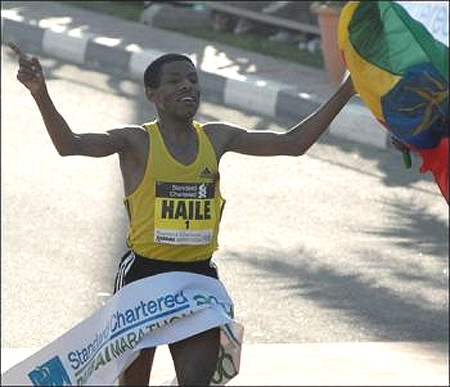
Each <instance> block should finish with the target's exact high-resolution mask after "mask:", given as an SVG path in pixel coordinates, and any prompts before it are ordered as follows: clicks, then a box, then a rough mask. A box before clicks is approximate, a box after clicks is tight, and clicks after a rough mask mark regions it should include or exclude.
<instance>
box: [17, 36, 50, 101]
mask: <svg viewBox="0 0 450 387" xmlns="http://www.w3.org/2000/svg"><path fill="white" fill-rule="evenodd" d="M8 46H9V47H10V48H11V49H12V50H13V51H14V52H15V53H16V54H17V55H18V57H19V70H18V71H17V79H18V80H19V81H20V83H22V84H23V85H24V86H25V87H26V88H27V89H28V90H30V92H31V94H33V95H36V94H38V93H39V92H40V91H42V90H44V89H45V79H44V74H43V73H42V67H41V65H40V63H39V61H38V59H37V58H36V57H33V58H29V57H28V56H27V55H25V54H24V53H22V51H21V50H20V49H19V47H17V45H16V44H14V43H12V42H8Z"/></svg>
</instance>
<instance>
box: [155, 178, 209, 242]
mask: <svg viewBox="0 0 450 387" xmlns="http://www.w3.org/2000/svg"><path fill="white" fill-rule="evenodd" d="M155 188H156V189H155V239H154V240H155V242H156V243H165V244H188V245H204V244H208V243H210V242H211V240H212V235H213V229H214V224H215V222H216V213H215V206H214V192H215V184H214V183H179V182H177V183H173V182H157V183H156V187H155Z"/></svg>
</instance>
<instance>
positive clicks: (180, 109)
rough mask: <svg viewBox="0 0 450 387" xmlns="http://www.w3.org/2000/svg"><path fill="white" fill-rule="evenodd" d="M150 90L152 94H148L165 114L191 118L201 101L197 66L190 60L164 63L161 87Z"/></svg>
mask: <svg viewBox="0 0 450 387" xmlns="http://www.w3.org/2000/svg"><path fill="white" fill-rule="evenodd" d="M150 90H151V92H150V95H149V94H147V95H148V96H149V98H150V100H151V101H153V102H154V103H155V104H156V106H157V107H158V110H159V111H161V112H162V113H163V114H170V115H174V116H176V117H179V118H184V119H191V118H193V117H194V115H195V113H196V112H197V109H198V106H199V103H200V90H199V85H198V76H197V71H196V69H195V67H194V66H193V65H192V64H191V63H189V62H188V61H185V60H178V61H175V62H169V63H166V64H164V65H163V67H162V68H161V74H160V84H159V87H158V88H157V89H150ZM147 92H148V91H147Z"/></svg>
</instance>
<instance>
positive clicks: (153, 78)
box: [144, 53, 195, 89]
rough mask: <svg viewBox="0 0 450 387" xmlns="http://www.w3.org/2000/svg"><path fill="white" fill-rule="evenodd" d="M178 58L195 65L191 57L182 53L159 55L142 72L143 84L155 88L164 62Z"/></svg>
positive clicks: (177, 59) (157, 85)
mask: <svg viewBox="0 0 450 387" xmlns="http://www.w3.org/2000/svg"><path fill="white" fill-rule="evenodd" d="M179 60H185V61H187V62H189V63H191V64H192V66H194V67H195V65H194V62H192V60H191V58H189V57H188V56H186V55H183V54H175V53H169V54H164V55H161V56H160V57H159V58H157V59H155V60H154V61H153V62H152V63H150V64H149V65H148V67H147V68H146V69H145V72H144V86H145V87H150V88H152V89H156V88H157V87H159V83H160V81H161V79H160V77H161V69H162V67H163V66H164V65H165V64H166V63H170V62H175V61H179Z"/></svg>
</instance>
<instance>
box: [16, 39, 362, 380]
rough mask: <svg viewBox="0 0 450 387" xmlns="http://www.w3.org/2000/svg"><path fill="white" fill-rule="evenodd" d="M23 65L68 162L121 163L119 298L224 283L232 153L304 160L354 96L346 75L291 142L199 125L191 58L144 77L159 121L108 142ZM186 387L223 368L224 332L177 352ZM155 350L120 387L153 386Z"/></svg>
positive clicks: (184, 343)
mask: <svg viewBox="0 0 450 387" xmlns="http://www.w3.org/2000/svg"><path fill="white" fill-rule="evenodd" d="M9 46H10V47H11V48H12V49H13V50H14V51H15V52H16V54H17V55H18V57H19V60H18V62H19V70H18V74H17V79H18V80H19V81H20V82H21V83H22V84H23V85H24V86H25V87H26V88H27V89H28V90H29V91H30V93H31V95H32V96H33V98H34V100H35V102H36V104H37V106H38V108H39V111H40V113H41V115H42V118H43V120H44V123H45V127H46V129H47V132H48V134H49V136H50V138H51V140H52V142H53V144H54V146H55V148H56V150H57V151H58V153H59V154H60V155H61V156H70V155H83V156H90V157H106V156H110V155H113V154H118V155H119V160H120V168H121V172H122V177H123V184H124V194H125V200H124V202H125V207H126V209H127V211H128V215H129V221H130V224H129V229H128V234H127V245H128V247H129V249H130V250H129V252H127V253H126V254H125V255H124V257H123V258H122V260H121V263H120V266H119V269H118V273H117V277H116V283H115V291H118V290H119V289H120V288H121V287H123V286H126V285H127V284H129V283H131V282H133V281H136V280H138V279H142V278H146V277H150V276H152V275H155V274H158V273H165V272H170V271H188V272H194V273H197V274H202V275H205V276H209V277H213V278H218V275H217V270H216V268H215V265H214V264H213V262H212V256H213V253H214V252H215V251H216V250H217V247H218V245H217V236H218V231H219V223H220V219H221V214H222V210H223V205H224V201H223V199H222V196H221V194H220V185H219V183H220V178H219V162H220V159H221V157H222V156H223V155H224V154H225V153H226V152H237V153H242V154H247V155H255V156H277V155H290V156H300V155H303V154H304V153H305V152H306V151H307V150H308V149H309V148H310V147H311V146H312V145H313V144H314V143H315V142H316V141H317V140H318V138H319V137H320V136H321V134H322V133H323V132H324V131H325V130H326V129H327V127H328V126H329V124H330V123H331V121H332V120H333V119H334V117H335V116H336V115H337V114H338V113H339V111H340V110H341V109H342V108H343V107H344V106H345V104H346V103H347V102H348V101H349V99H350V98H351V97H352V96H353V95H354V94H355V91H354V89H353V85H352V82H351V79H350V77H349V76H348V75H347V76H346V77H345V79H344V80H343V82H342V84H341V85H340V87H339V88H338V89H337V90H336V92H335V93H334V94H333V95H332V96H331V97H330V99H329V100H328V101H327V102H325V103H324V104H323V105H322V106H321V107H320V108H318V109H317V110H316V111H315V112H314V113H313V114H311V115H310V116H309V117H307V118H306V119H304V120H303V121H301V122H299V123H298V124H297V125H295V126H294V127H293V128H291V129H289V130H287V131H286V132H285V133H275V132H270V131H248V130H246V129H245V128H242V127H240V126H238V125H234V124H230V123H224V122H209V123H205V124H200V123H198V122H196V121H195V120H194V117H195V114H196V113H197V110H198V107H199V103H200V88H199V82H198V75H197V71H196V68H195V66H194V64H193V63H192V61H191V60H190V59H189V57H187V56H184V55H180V54H166V55H163V56H161V57H159V58H158V59H156V60H155V61H154V62H152V63H151V64H150V65H149V66H148V67H147V69H146V71H145V73H144V91H145V95H146V97H147V98H148V100H149V101H150V102H151V103H153V104H154V105H155V107H156V110H157V117H156V119H155V120H154V121H152V122H149V123H146V124H143V125H142V126H133V125H130V126H126V127H117V128H112V129H110V130H107V131H105V132H102V133H74V132H73V131H72V130H71V128H70V127H69V125H68V124H67V122H66V121H65V119H64V118H63V117H62V116H61V115H60V114H59V112H58V110H57V109H56V107H55V105H54V104H53V102H52V99H51V97H50V95H49V92H48V90H47V85H46V82H45V77H44V74H43V71H42V68H41V65H40V63H39V61H38V59H37V58H35V57H33V58H30V57H28V56H27V55H25V54H23V53H22V52H21V51H20V49H19V48H18V47H17V46H16V45H15V44H13V43H9ZM169 348H170V352H171V355H172V358H173V362H174V366H175V370H176V375H177V379H178V383H179V384H180V385H207V384H209V383H210V381H211V378H212V376H213V373H214V371H215V368H216V364H217V359H218V353H219V328H213V329H209V330H207V331H205V332H202V333H200V334H197V335H195V336H192V337H186V338H185V339H184V340H181V341H178V342H175V343H171V344H169ZM154 354H155V348H147V349H144V350H142V351H141V353H140V355H139V357H138V358H137V359H136V360H135V361H134V362H133V363H132V364H131V365H130V366H129V367H128V368H127V369H126V370H125V371H124V372H123V374H122V376H121V378H120V384H121V385H148V382H149V378H150V371H151V367H152V362H153V358H154Z"/></svg>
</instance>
